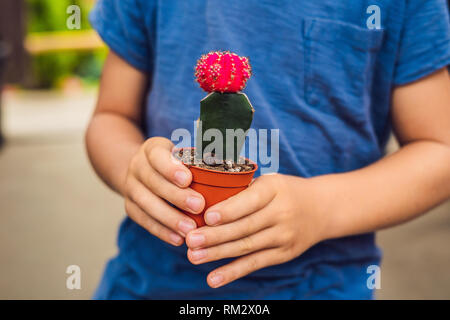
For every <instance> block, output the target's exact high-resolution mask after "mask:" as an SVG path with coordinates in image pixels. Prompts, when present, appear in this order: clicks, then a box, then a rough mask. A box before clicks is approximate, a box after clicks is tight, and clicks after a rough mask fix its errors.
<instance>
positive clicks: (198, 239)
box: [188, 233, 205, 248]
mask: <svg viewBox="0 0 450 320" xmlns="http://www.w3.org/2000/svg"><path fill="white" fill-rule="evenodd" d="M188 241H189V246H190V247H194V248H196V247H200V246H201V245H203V244H204V243H205V236H204V235H203V234H201V233H194V234H190V235H189V239H188Z"/></svg>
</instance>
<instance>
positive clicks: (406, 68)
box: [394, 0, 450, 85]
mask: <svg viewBox="0 0 450 320" xmlns="http://www.w3.org/2000/svg"><path fill="white" fill-rule="evenodd" d="M446 2H447V1H446V0H406V12H405V16H404V23H403V29H402V35H401V39H400V45H399V50H398V56H397V62H396V67H395V74H394V84H396V85H401V84H406V83H409V82H412V81H415V80H418V79H420V78H422V77H425V76H427V75H429V74H431V73H433V72H434V71H437V70H439V69H441V68H443V67H445V66H447V65H449V64H450V23H449V13H448V7H447V3H446Z"/></svg>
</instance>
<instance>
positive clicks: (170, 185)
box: [124, 137, 205, 246]
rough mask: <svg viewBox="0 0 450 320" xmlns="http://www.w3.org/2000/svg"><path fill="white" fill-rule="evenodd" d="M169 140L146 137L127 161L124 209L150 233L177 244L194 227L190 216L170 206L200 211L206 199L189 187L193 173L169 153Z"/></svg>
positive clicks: (170, 143) (170, 150)
mask: <svg viewBox="0 0 450 320" xmlns="http://www.w3.org/2000/svg"><path fill="white" fill-rule="evenodd" d="M172 148H173V144H172V142H171V141H170V140H168V139H165V138H161V137H155V138H151V139H148V140H147V141H146V142H145V143H144V144H143V145H142V146H141V148H140V149H139V151H138V152H137V153H136V155H135V156H134V157H133V159H132V160H131V162H130V165H129V168H128V173H127V177H126V182H125V188H124V196H125V209H126V212H127V214H128V216H129V217H130V218H131V219H133V220H134V221H135V222H136V223H137V224H139V225H140V226H142V227H143V228H145V229H146V230H148V231H149V232H150V233H151V234H153V235H155V236H156V237H158V238H160V239H161V240H163V241H166V242H168V243H170V244H173V245H176V246H179V245H181V244H183V238H182V237H184V236H185V235H186V234H187V233H188V232H189V231H191V230H193V229H195V228H196V227H197V226H196V224H195V222H194V220H192V219H191V218H189V217H188V216H186V215H185V214H183V213H181V212H180V211H179V210H177V209H176V208H174V207H172V206H170V205H169V204H168V203H167V202H166V201H168V202H170V203H172V204H173V205H175V206H176V207H177V208H181V209H183V210H186V211H189V212H192V213H200V212H201V211H202V210H203V208H204V206H205V200H204V198H203V196H202V195H201V194H199V193H198V192H196V191H194V190H192V189H190V188H188V186H189V185H190V184H191V180H192V175H191V172H190V171H189V169H187V168H186V167H185V166H184V165H183V164H182V163H181V162H180V161H178V160H176V159H175V158H174V157H173V156H172Z"/></svg>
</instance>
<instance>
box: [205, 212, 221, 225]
mask: <svg viewBox="0 0 450 320" xmlns="http://www.w3.org/2000/svg"><path fill="white" fill-rule="evenodd" d="M205 221H206V223H207V224H209V225H214V224H216V223H219V222H220V213H218V212H208V213H207V214H205Z"/></svg>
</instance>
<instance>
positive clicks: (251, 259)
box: [186, 69, 450, 287]
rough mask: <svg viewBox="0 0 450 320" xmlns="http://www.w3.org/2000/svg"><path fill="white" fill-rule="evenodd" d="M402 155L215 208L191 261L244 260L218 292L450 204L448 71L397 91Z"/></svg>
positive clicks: (224, 273) (267, 181) (283, 180)
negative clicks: (334, 241) (337, 242)
mask: <svg viewBox="0 0 450 320" xmlns="http://www.w3.org/2000/svg"><path fill="white" fill-rule="evenodd" d="M392 108H393V109H392V119H393V125H394V128H395V132H396V135H397V137H398V139H399V141H400V143H401V144H402V148H401V149H400V150H399V151H397V152H396V153H394V154H392V155H390V156H388V157H385V158H384V159H382V160H380V161H378V162H376V163H374V164H373V165H370V166H368V167H366V168H363V169H360V170H356V171H353V172H348V173H342V174H332V175H324V176H319V177H315V178H311V179H303V178H300V177H293V176H287V175H268V176H262V177H260V178H258V179H256V180H255V182H254V183H253V184H252V185H250V187H249V188H248V189H246V190H244V191H243V192H241V193H239V194H238V195H236V196H234V197H231V198H229V199H228V200H225V201H223V202H221V203H219V204H217V205H215V206H213V207H211V208H209V209H208V210H207V212H206V214H205V220H206V222H207V223H208V224H209V225H211V226H206V227H202V228H200V229H197V230H194V231H192V232H191V233H189V234H188V235H187V237H186V243H187V245H188V246H189V251H188V257H189V259H190V260H191V261H192V262H193V263H195V264H200V263H205V262H209V261H214V260H219V259H223V258H228V257H238V256H243V257H240V258H238V259H237V260H235V261H233V262H231V263H229V264H227V265H225V266H223V267H220V268H219V269H216V270H214V271H213V272H211V273H210V275H209V276H208V283H209V284H210V285H211V286H213V287H219V286H222V285H224V284H227V283H229V282H231V281H234V280H236V279H238V278H240V277H243V276H245V275H247V274H248V273H251V272H253V271H255V270H258V269H261V268H264V267H267V266H270V265H274V264H279V263H282V262H286V261H289V260H291V259H294V258H296V257H297V256H299V255H300V254H302V253H303V252H304V251H305V250H306V249H308V248H310V247H311V246H312V245H314V244H316V243H318V242H320V241H322V240H325V239H330V238H335V237H342V236H348V235H354V234H358V233H364V232H369V231H374V230H377V229H380V228H385V227H389V226H393V225H396V224H399V223H401V222H404V221H406V220H409V219H412V218H414V217H416V216H418V215H419V214H421V213H423V212H425V211H426V210H428V209H430V208H431V207H433V206H435V205H437V204H439V203H440V202H442V201H444V200H445V199H447V198H449V197H450V79H449V75H448V72H447V70H446V69H442V70H440V71H439V72H436V73H434V74H432V75H430V76H429V77H426V78H424V79H421V80H420V81H417V82H415V83H412V84H409V85H405V86H402V87H399V88H397V89H395V90H394V94H393V105H392Z"/></svg>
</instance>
